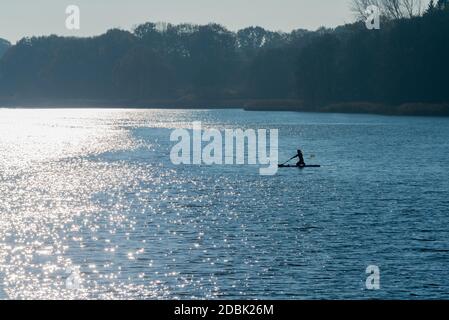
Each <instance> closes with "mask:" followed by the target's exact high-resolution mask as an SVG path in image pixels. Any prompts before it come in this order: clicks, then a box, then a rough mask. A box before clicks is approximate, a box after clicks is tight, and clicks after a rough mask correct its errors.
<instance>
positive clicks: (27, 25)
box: [0, 0, 353, 42]
mask: <svg viewBox="0 0 449 320" xmlns="http://www.w3.org/2000/svg"><path fill="white" fill-rule="evenodd" d="M349 2H350V1H349V0H126V1H122V0H1V3H0V38H5V39H7V40H9V41H11V42H15V41H16V40H18V39H20V38H22V37H24V36H31V35H48V34H59V35H74V36H86V35H96V34H101V33H103V32H105V31H106V30H107V29H110V28H113V27H120V28H123V29H127V30H130V29H132V27H133V26H135V25H136V24H139V23H142V22H147V21H153V22H158V21H166V22H172V23H180V22H192V23H199V24H205V23H208V22H218V23H221V24H223V25H225V26H227V27H228V28H229V29H231V30H236V29H239V28H242V27H246V26H251V25H260V26H263V27H266V28H268V29H271V30H283V31H290V30H292V29H296V28H306V29H316V28H318V27H320V26H322V25H324V26H329V27H332V26H336V25H339V24H343V23H345V22H351V21H352V20H353V16H352V14H351V12H350V10H349ZM70 4H75V5H78V6H79V7H80V10H81V30H79V31H69V30H66V28H65V19H66V14H65V8H66V7H67V6H68V5H70Z"/></svg>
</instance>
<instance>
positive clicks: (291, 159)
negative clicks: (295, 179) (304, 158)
mask: <svg viewBox="0 0 449 320" xmlns="http://www.w3.org/2000/svg"><path fill="white" fill-rule="evenodd" d="M296 157H297V155H296V156H294V157H292V158H290V159H288V160H287V161H285V162H284V163H283V164H281V166H283V165H285V164H287V163H288V162H290V161H292V160H293V159H295V158H296Z"/></svg>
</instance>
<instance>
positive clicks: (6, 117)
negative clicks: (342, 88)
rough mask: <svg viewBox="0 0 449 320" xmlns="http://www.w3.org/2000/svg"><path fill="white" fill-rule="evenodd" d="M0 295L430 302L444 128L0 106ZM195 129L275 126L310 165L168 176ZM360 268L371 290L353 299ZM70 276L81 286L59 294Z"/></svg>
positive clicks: (445, 179)
mask: <svg viewBox="0 0 449 320" xmlns="http://www.w3.org/2000/svg"><path fill="white" fill-rule="evenodd" d="M0 119H1V120H0V152H1V154H2V159H1V160H0V194H1V196H0V297H1V298H111V299H116V298H132V299H171V298H187V299H204V298H223V299H237V298H249V299H322V298H326V299H344V298H355V299H371V298H397V299H437V298H447V297H448V294H449V277H448V276H447V273H448V271H449V267H448V266H449V231H448V230H449V229H448V225H449V212H448V209H449V200H448V190H449V161H448V160H447V159H448V156H449V143H448V138H449V119H438V118H419V117H416V118H414V117H413V118H411V117H384V116H373V115H338V114H304V113H277V112H244V111H241V110H228V111H224V110H213V111H212V110H210V111H208V110H203V111H194V110H193V111H176V110H175V111H173V110H172V111H169V110H148V111H142V110H140V111H139V110H129V111H127V110H34V111H31V110H0ZM192 121H202V122H203V125H204V126H207V127H213V128H218V129H225V128H242V129H246V128H252V129H259V128H267V129H279V137H280V140H279V145H280V161H282V160H287V159H288V158H290V157H291V156H292V155H293V154H294V152H295V150H296V149H297V148H298V147H300V148H302V149H303V151H304V153H305V159H306V162H309V163H314V164H321V165H322V168H320V169H310V170H302V171H300V170H297V169H293V168H292V169H282V170H280V171H279V172H278V174H277V175H275V176H260V175H259V172H258V167H254V166H175V165H173V164H171V163H170V158H169V154H170V149H171V147H172V146H173V145H174V143H172V142H170V141H169V138H170V133H171V132H172V129H174V128H184V127H185V128H188V127H190V126H191V122H192ZM369 265H377V266H379V268H380V283H381V288H380V290H375V291H370V290H367V289H366V287H365V280H366V277H367V275H366V274H365V270H366V268H367V267H368V266H369ZM72 267H78V268H79V270H80V278H81V280H82V281H81V284H80V287H79V289H76V290H73V289H68V288H67V285H66V281H65V280H66V278H67V276H68V275H69V273H70V270H69V271H68V269H70V268H72Z"/></svg>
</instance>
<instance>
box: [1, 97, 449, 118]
mask: <svg viewBox="0 0 449 320" xmlns="http://www.w3.org/2000/svg"><path fill="white" fill-rule="evenodd" d="M0 108H11V109H20V108H23V109H33V108H34V109H38V108H45V109H47V108H48V109H52V108H55V109H56V108H61V109H64V108H66V109H69V108H74V109H77V108H80V109H89V108H90V109H92V108H98V109H103V108H111V109H119V108H123V109H127V108H130V109H243V110H245V111H281V112H317V113H348V114H377V115H389V116H431V117H432V116H434V117H449V104H444V103H403V104H400V105H386V104H380V103H370V102H346V103H334V104H328V105H321V106H307V105H305V104H304V102H303V101H301V100H295V99H265V100H263V99H262V100H261V99H224V100H190V101H189V100H182V99H177V100H174V99H155V100H99V99H54V100H48V99H32V100H31V99H30V100H26V99H25V100H20V101H17V100H13V99H0Z"/></svg>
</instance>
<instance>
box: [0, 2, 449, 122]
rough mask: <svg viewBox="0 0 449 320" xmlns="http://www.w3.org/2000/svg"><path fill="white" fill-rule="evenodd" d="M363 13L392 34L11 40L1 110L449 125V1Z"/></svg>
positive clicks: (210, 32)
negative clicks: (363, 116)
mask: <svg viewBox="0 0 449 320" xmlns="http://www.w3.org/2000/svg"><path fill="white" fill-rule="evenodd" d="M352 2H353V3H354V4H358V5H359V6H357V8H360V9H363V8H365V7H366V4H371V3H377V4H379V5H381V9H382V10H381V14H382V19H381V23H380V29H377V30H376V29H374V30H369V28H367V25H366V24H365V19H364V17H363V16H360V17H359V20H358V21H357V22H354V23H349V24H346V25H342V26H338V27H336V28H331V29H329V28H324V27H322V28H319V29H318V30H316V31H310V30H304V29H297V30H293V31H291V32H289V33H286V32H281V31H279V32H274V31H270V30H266V29H264V28H261V27H255V26H251V27H248V28H245V29H241V30H238V31H230V30H228V29H227V28H226V27H224V26H222V25H219V24H214V23H211V24H208V25H195V24H179V25H173V24H167V23H152V22H148V23H144V24H141V25H139V26H137V27H136V28H135V29H134V30H132V31H127V30H121V29H112V30H108V31H107V32H106V33H104V34H102V35H99V36H94V37H85V38H77V37H60V36H56V35H51V36H43V37H31V38H23V39H21V40H20V41H18V42H17V43H16V44H14V45H11V44H10V43H9V42H8V41H6V40H0V106H11V107H17V106H22V107H63V108H68V107H78V108H80V107H85V108H86V107H101V108H106V107H115V108H118V107H120V108H127V107H128V108H186V109H187V108H191V109H192V108H243V109H245V110H248V111H256V110H257V111H303V112H304V111H308V112H333V113H372V114H385V115H417V116H449V90H448V88H449V77H448V75H449V59H448V57H449V46H448V44H449V0H438V1H432V2H431V4H430V5H429V7H428V8H427V9H426V10H424V11H421V10H407V8H408V9H411V8H410V7H408V6H407V5H410V4H411V3H414V4H416V5H417V4H418V2H414V1H412V2H411V1H406V0H398V1H395V3H396V4H397V5H398V7H397V8H396V9H398V10H399V11H398V10H393V11H391V9H392V8H391V6H389V4H391V1H390V0H379V1H377V0H376V1H375V0H352ZM393 9H394V8H393ZM415 9H417V8H415ZM415 11H416V12H415ZM363 12H364V10H360V13H361V14H363Z"/></svg>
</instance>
